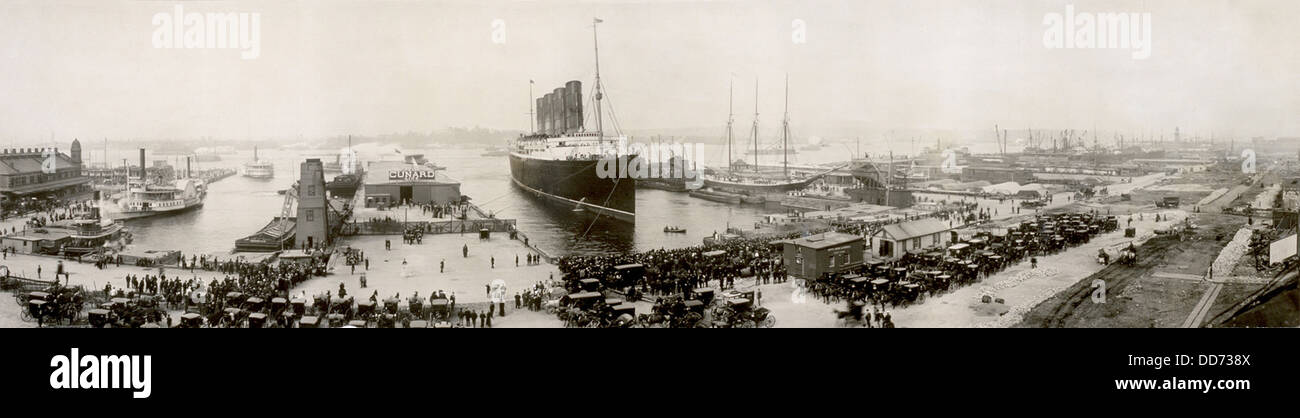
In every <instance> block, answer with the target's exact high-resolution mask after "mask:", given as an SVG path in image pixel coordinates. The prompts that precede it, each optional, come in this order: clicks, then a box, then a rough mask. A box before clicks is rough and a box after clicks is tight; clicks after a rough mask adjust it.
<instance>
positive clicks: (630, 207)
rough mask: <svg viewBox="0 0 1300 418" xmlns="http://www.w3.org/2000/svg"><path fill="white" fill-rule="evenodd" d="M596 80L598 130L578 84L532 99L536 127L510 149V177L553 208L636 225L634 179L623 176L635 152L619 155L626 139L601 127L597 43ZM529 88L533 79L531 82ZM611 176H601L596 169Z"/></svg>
mask: <svg viewBox="0 0 1300 418" xmlns="http://www.w3.org/2000/svg"><path fill="white" fill-rule="evenodd" d="M599 23H601V20H600V19H595V20H594V23H593V24H592V36H593V43H594V45H595V46H596V48H595V51H596V54H595V55H596V74H595V75H596V80H595V89H593V92H592V98H593V99H594V101H595V104H594V106H595V108H596V118H595V119H596V129H595V131H589V130H587V129H586V126H585V125H584V122H585V121H584V119H583V116H584V115H583V99H584V98H583V95H582V82H580V81H577V80H574V81H569V82H567V83H565V85H564V86H563V87H559V88H556V89H555V90H554V91H552V92H551V93H547V94H546V95H544V96H543V97H540V98H537V99H536V105H537V113H536V122H537V128H536V130H535V132H533V133H532V134H529V135H521V136H520V137H519V138H517V139H516V140H514V141H513V142H512V143H511V145H510V154H509V160H510V178H511V181H512V182H513V183H514V185H516V186H518V187H519V188H521V189H523V190H524V192H525V193H526V194H530V195H532V196H534V197H536V198H538V199H541V200H543V201H545V202H546V203H547V204H550V205H552V206H558V207H563V208H568V209H570V210H571V212H572V213H573V214H575V215H582V216H594V217H596V218H600V217H606V218H610V219H614V220H618V221H622V222H627V223H635V222H636V179H634V178H631V177H630V176H628V175H626V171H627V170H626V167H627V162H630V161H632V160H633V159H635V158H636V155H634V154H620V152H621V150H623V149H625V148H626V146H627V137H625V136H621V135H619V136H613V137H607V136H605V131H604V126H603V125H602V123H603V121H602V113H601V100H602V99H603V98H604V91H603V90H602V89H601V84H600V47H599V41H598V40H596V39H597V38H596V31H595V29H596V24H599ZM529 84H530V87H529V88H530V90H531V84H532V83H531V81H530V83H529ZM530 96H531V93H530ZM601 165H604V166H607V167H608V168H610V169H611V173H607V174H611V175H607V176H601V175H599V173H598V166H601Z"/></svg>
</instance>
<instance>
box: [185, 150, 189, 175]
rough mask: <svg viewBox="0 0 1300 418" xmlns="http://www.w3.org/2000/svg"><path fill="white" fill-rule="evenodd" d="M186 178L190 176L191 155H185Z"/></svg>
mask: <svg viewBox="0 0 1300 418" xmlns="http://www.w3.org/2000/svg"><path fill="white" fill-rule="evenodd" d="M185 178H190V156H188V155H186V156H185Z"/></svg>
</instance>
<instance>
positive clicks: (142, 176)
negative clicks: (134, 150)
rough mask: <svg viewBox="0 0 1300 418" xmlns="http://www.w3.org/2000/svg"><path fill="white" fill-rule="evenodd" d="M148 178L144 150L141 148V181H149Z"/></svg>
mask: <svg viewBox="0 0 1300 418" xmlns="http://www.w3.org/2000/svg"><path fill="white" fill-rule="evenodd" d="M148 177H149V176H147V175H145V169H144V148H140V181H148Z"/></svg>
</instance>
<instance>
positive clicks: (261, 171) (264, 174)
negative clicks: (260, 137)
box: [244, 145, 275, 179]
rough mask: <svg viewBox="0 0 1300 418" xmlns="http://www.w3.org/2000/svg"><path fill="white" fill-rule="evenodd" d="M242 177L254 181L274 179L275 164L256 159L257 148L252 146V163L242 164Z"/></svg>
mask: <svg viewBox="0 0 1300 418" xmlns="http://www.w3.org/2000/svg"><path fill="white" fill-rule="evenodd" d="M244 177H248V178H254V179H270V178H275V164H272V163H271V162H270V161H262V160H260V159H258V158H257V146H256V145H254V146H253V161H249V162H246V163H244Z"/></svg>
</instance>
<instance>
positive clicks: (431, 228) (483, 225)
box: [342, 219, 515, 235]
mask: <svg viewBox="0 0 1300 418" xmlns="http://www.w3.org/2000/svg"><path fill="white" fill-rule="evenodd" d="M514 228H515V220H514V219H452V220H446V221H408V222H402V221H397V220H383V221H366V222H354V223H349V224H346V225H344V226H343V229H342V233H343V235H401V234H402V233H404V232H406V231H408V230H412V229H418V230H421V231H424V233H426V234H459V233H467V234H477V233H478V231H480V230H483V229H487V230H488V231H491V232H510V231H512V230H514Z"/></svg>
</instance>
